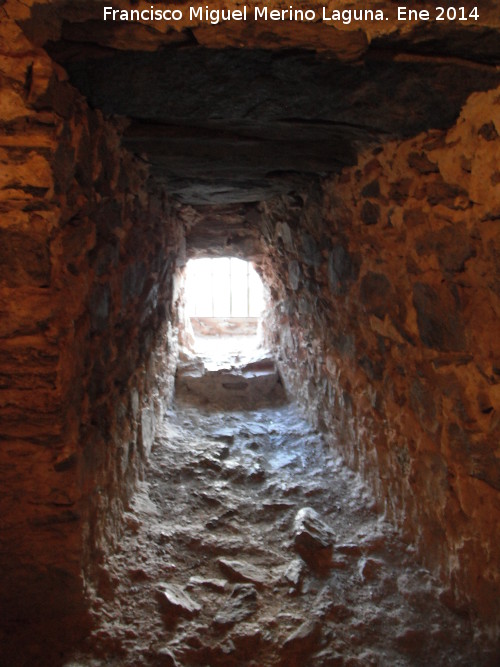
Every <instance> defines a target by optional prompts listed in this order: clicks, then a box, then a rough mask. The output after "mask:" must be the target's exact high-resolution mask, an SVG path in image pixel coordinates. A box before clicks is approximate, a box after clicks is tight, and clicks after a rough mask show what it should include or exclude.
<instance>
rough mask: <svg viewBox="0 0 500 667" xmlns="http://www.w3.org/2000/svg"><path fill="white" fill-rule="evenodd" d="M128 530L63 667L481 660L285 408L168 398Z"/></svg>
mask: <svg viewBox="0 0 500 667" xmlns="http://www.w3.org/2000/svg"><path fill="white" fill-rule="evenodd" d="M126 523H127V529H126V532H125V535H124V537H123V540H122V542H121V544H120V545H119V549H118V551H117V553H116V554H115V556H114V557H113V558H112V560H111V561H110V562H109V564H108V572H109V582H108V585H107V587H106V585H104V584H103V585H102V587H101V588H102V589H103V590H101V591H100V596H99V597H96V599H95V604H94V613H95V616H96V620H97V623H98V627H97V628H96V630H95V631H94V633H93V634H92V636H91V637H90V639H89V641H88V645H87V646H86V647H85V649H84V650H83V652H82V653H81V654H79V656H75V658H74V659H73V660H72V661H71V662H69V663H67V664H68V667H69V665H71V667H77V666H83V665H85V666H92V667H100V666H103V665H107V666H109V665H111V666H116V667H117V666H120V667H124V666H134V667H135V666H137V667H138V666H140V665H146V666H170V667H171V666H178V667H189V666H191V665H200V666H203V667H241V666H247V665H248V666H249V667H250V666H252V667H267V666H271V665H273V666H274V665H280V666H281V667H294V666H297V667H299V666H300V667H333V666H341V667H354V666H358V667H367V666H370V665H372V666H378V667H398V666H401V667H402V666H415V665H426V666H427V665H432V666H433V667H438V666H439V665H443V666H444V665H453V666H454V667H457V666H460V665H463V666H464V667H465V666H467V667H470V665H478V664H483V663H482V662H481V660H480V659H479V658H478V656H476V655H474V654H473V653H472V651H473V649H472V648H471V646H472V637H471V633H470V630H469V629H468V627H467V625H466V622H465V621H464V620H463V619H461V618H460V617H458V616H457V615H456V614H454V613H453V612H452V611H450V610H449V609H448V608H447V607H446V606H445V604H444V603H445V602H446V596H445V594H444V592H443V591H441V589H440V588H439V586H438V585H437V583H436V582H435V581H434V580H433V579H432V577H431V576H430V575H429V574H428V572H426V571H425V570H423V569H420V568H419V567H418V566H417V565H415V563H414V561H413V558H412V553H411V549H409V548H407V547H406V546H405V545H404V544H403V543H402V542H401V541H400V540H399V539H398V537H397V535H396V534H395V532H394V531H393V530H392V529H391V528H390V526H388V525H387V524H386V523H385V522H384V521H383V520H382V519H381V518H379V517H378V516H377V514H376V513H375V511H374V506H373V501H372V499H371V497H370V495H369V493H368V492H367V490H366V489H365V488H364V486H363V484H362V483H361V481H360V479H359V478H358V477H357V476H356V475H354V474H353V473H352V472H350V471H349V470H348V469H347V468H346V467H345V466H344V465H343V463H342V460H341V459H340V458H339V457H337V456H336V455H335V454H333V453H332V452H331V451H330V450H329V449H328V448H327V447H326V445H325V444H324V442H323V439H322V437H321V435H319V434H318V433H316V432H315V431H314V430H313V429H312V428H311V427H310V426H309V425H308V423H307V422H306V421H304V420H303V419H302V418H301V416H300V415H299V413H298V411H297V410H296V408H295V407H294V406H293V405H281V406H278V407H265V408H261V409H258V410H246V411H244V410H228V411H220V410H214V409H213V408H212V409H209V408H208V407H194V406H193V405H189V404H182V403H181V402H179V401H178V402H177V405H176V406H175V410H172V411H171V412H169V413H168V415H167V418H166V420H165V422H164V423H163V424H162V426H161V429H160V432H159V435H158V437H157V440H156V443H155V446H154V448H153V451H152V456H151V463H150V467H149V471H148V474H147V479H146V480H145V481H144V482H143V484H142V487H141V489H140V491H139V492H138V493H137V494H136V496H135V499H134V502H133V506H132V507H131V508H130V511H129V513H128V514H127V517H126ZM106 591H107V595H106Z"/></svg>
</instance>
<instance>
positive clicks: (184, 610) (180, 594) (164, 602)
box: [156, 583, 201, 621]
mask: <svg viewBox="0 0 500 667" xmlns="http://www.w3.org/2000/svg"><path fill="white" fill-rule="evenodd" d="M156 599H157V600H158V604H159V606H160V609H161V611H162V614H163V615H164V617H165V619H166V620H169V621H173V620H175V619H177V618H178V617H179V616H185V617H187V618H191V617H192V616H195V615H196V614H197V613H199V612H200V611H201V605H200V604H198V603H197V602H195V601H194V600H193V599H192V598H191V597H190V596H189V595H188V594H187V593H186V592H185V591H184V590H183V589H182V588H181V587H180V586H177V585H176V584H166V583H162V584H159V586H158V587H157V589H156Z"/></svg>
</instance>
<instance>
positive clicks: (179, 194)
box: [46, 25, 500, 205]
mask: <svg viewBox="0 0 500 667" xmlns="http://www.w3.org/2000/svg"><path fill="white" fill-rule="evenodd" d="M65 33H66V37H64V34H65ZM86 34H87V35H88V41H84V36H85V35H86ZM67 35H74V30H73V31H71V30H68V29H67V30H66V31H65V32H64V31H63V37H62V38H61V39H59V40H58V41H53V42H50V43H47V44H46V48H47V49H48V50H49V52H50V53H51V55H52V56H53V57H54V58H55V59H56V60H58V61H59V62H60V63H61V64H62V65H63V66H64V67H65V68H66V70H67V71H68V73H69V77H70V80H71V82H72V83H73V84H74V85H75V86H76V87H77V88H79V89H80V91H81V92H82V93H83V94H84V95H85V97H86V98H87V99H88V101H89V103H90V105H91V106H92V107H94V108H98V109H101V110H102V111H103V112H104V113H105V114H110V115H119V116H126V117H127V118H128V119H130V124H129V126H128V128H127V130H126V131H125V134H124V138H123V143H124V145H125V146H126V147H127V148H129V149H130V150H131V151H133V152H134V153H136V154H140V155H142V156H143V157H144V159H146V160H147V161H148V162H149V163H150V164H151V174H152V178H154V179H157V180H159V181H161V183H162V184H163V185H164V186H165V187H166V188H167V191H168V192H169V193H170V194H171V195H172V196H174V197H176V198H177V199H179V200H180V201H182V202H187V203H192V204H198V205H200V204H228V203H234V202H240V203H241V202H255V201H260V200H263V199H266V198H268V197H269V196H271V195H273V194H275V193H277V192H286V191H290V190H293V189H294V184H295V183H296V182H297V179H301V180H303V179H304V178H312V179H314V178H317V177H318V176H322V175H324V174H326V173H329V172H336V171H339V170H340V169H341V168H342V167H343V166H345V165H352V164H355V162H356V155H357V153H358V151H359V150H360V149H361V148H363V147H366V146H368V145H377V144H378V143H380V142H384V141H387V140H389V139H393V138H402V137H408V136H412V135H415V134H416V133H418V132H421V131H423V130H428V129H431V128H446V127H449V126H450V125H451V124H452V123H453V122H454V121H455V119H456V118H457V116H458V114H459V112H460V109H461V107H462V106H463V104H464V102H465V100H466V99H467V97H468V96H469V95H470V94H471V92H473V91H477V90H486V89H489V88H492V87H494V86H496V85H498V84H499V83H500V73H499V71H498V66H497V65H498V62H499V58H500V54H499V53H498V51H499V49H498V47H497V48H496V49H495V44H498V41H495V38H496V40H498V33H496V32H494V31H488V30H482V31H480V33H479V32H478V33H477V34H476V35H475V36H474V31H473V28H470V29H469V30H468V31H462V32H460V31H458V32H456V33H454V36H453V37H452V38H449V39H445V38H444V37H443V35H442V34H441V37H440V39H439V40H438V39H437V38H434V39H430V38H427V39H423V38H422V36H420V37H419V36H418V34H417V36H416V37H414V39H413V41H412V40H410V39H409V38H408V37H407V38H405V40H402V39H401V40H398V39H397V38H394V37H391V38H390V39H389V38H387V39H384V40H383V39H379V40H375V41H374V42H372V44H371V45H370V46H369V47H367V48H366V50H365V52H364V54H363V56H362V57H361V58H359V59H357V60H355V61H354V62H353V61H350V62H346V61H344V62H343V61H342V60H339V59H338V58H337V57H333V56H332V54H329V53H328V52H321V53H315V52H313V51H309V50H303V49H301V50H291V49H285V50H265V49H236V48H227V49H221V48H219V49H209V48H204V47H201V46H199V45H197V44H195V43H193V40H188V39H186V40H185V41H184V42H182V43H181V44H168V45H163V46H162V47H161V48H159V49H157V50H149V51H144V50H129V51H127V50H124V49H123V48H122V49H120V50H117V49H114V48H110V47H103V46H99V45H96V44H95V42H94V41H93V39H94V35H93V33H92V32H91V31H90V30H89V31H88V32H87V33H86V32H85V29H84V28H82V26H81V25H80V26H79V31H78V39H76V38H74V39H73V40H71V39H68V37H67ZM479 36H481V39H479ZM464 53H467V60H465V59H464V58H463V57H461V56H463V55H464Z"/></svg>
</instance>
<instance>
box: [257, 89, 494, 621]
mask: <svg viewBox="0 0 500 667" xmlns="http://www.w3.org/2000/svg"><path fill="white" fill-rule="evenodd" d="M499 133H500V90H496V91H492V92H489V93H485V94H475V95H473V96H472V97H471V98H470V99H469V101H468V103H467V105H466V106H465V108H464V109H463V112H462V114H461V116H460V118H459V119H458V121H457V123H456V125H455V126H454V127H453V128H452V129H450V131H448V132H442V131H433V132H429V133H425V134H421V135H419V136H417V137H415V138H414V139H410V140H407V141H404V142H402V143H388V144H386V145H385V146H383V147H382V148H378V149H376V150H373V151H369V152H366V153H364V154H362V155H361V156H360V157H359V160H358V165H357V166H356V167H354V168H350V169H346V170H344V171H343V173H342V174H341V175H340V176H339V177H336V178H332V179H329V180H327V181H326V182H325V183H324V188H323V190H322V191H319V190H317V191H312V190H309V191H304V193H303V194H302V197H300V196H299V197H295V198H293V199H290V198H288V199H287V198H281V199H279V200H275V201H274V202H273V203H272V204H269V205H265V206H263V207H262V214H263V217H264V220H265V229H264V234H265V237H266V242H267V248H268V258H267V260H266V262H265V263H264V272H265V274H266V275H267V280H268V282H269V283H270V284H271V292H272V294H273V297H274V300H275V302H276V304H277V308H276V309H275V311H274V313H273V316H272V318H271V321H270V322H268V328H270V329H271V330H274V332H275V334H274V343H275V345H276V346H277V347H278V348H279V350H280V354H281V359H282V362H281V372H282V375H283V377H284V378H285V381H286V384H287V387H288V390H289V392H290V393H291V394H293V395H294V396H297V397H298V398H299V400H300V402H301V403H302V404H303V405H304V406H305V407H306V409H307V410H308V412H309V414H310V415H311V416H313V418H314V419H315V421H316V422H317V423H318V425H319V426H321V427H322V428H324V429H326V430H327V431H328V432H329V433H330V434H331V435H332V440H333V441H334V444H335V446H336V447H338V448H339V449H340V451H341V452H342V453H343V455H344V457H345V459H346V461H347V462H348V463H349V465H351V466H353V467H355V468H357V469H358V470H360V471H361V472H362V473H363V475H364V477H365V478H366V479H367V480H369V481H370V483H371V485H372V487H373V489H374V491H375V493H376V496H377V498H378V499H379V501H380V505H381V507H382V508H383V509H384V510H385V514H386V516H387V517H388V518H389V519H390V520H393V521H396V522H397V523H398V524H399V525H401V526H402V528H403V529H404V532H405V534H406V536H407V537H408V538H409V539H410V540H411V541H413V542H414V543H415V544H416V546H417V549H418V552H419V553H420V555H421V557H423V560H424V561H425V563H426V564H427V565H429V566H431V567H433V568H435V569H437V570H438V571H440V572H441V574H442V576H443V579H444V580H445V581H447V582H449V583H450V585H451V587H450V590H451V591H452V595H450V596H449V599H450V603H451V604H458V605H459V606H460V605H465V606H466V607H467V608H468V609H469V610H471V612H472V615H473V616H479V617H481V618H482V621H483V622H484V621H486V623H487V624H489V625H490V626H493V625H494V623H495V619H496V621H498V618H500V614H499V609H498V600H499V599H500V598H499V595H498V583H499V580H498V579H499V573H498V562H500V539H499V537H500V536H499V526H500V521H499V519H500V516H499V506H500V500H499V493H498V492H499V490H500V469H499V462H498V442H499V436H500V420H499V415H500V359H499V346H498V321H499V315H500V283H499V282H498V276H499V269H500V235H499V231H498V230H499V224H500V187H499V183H500V172H499V170H498V155H499V154H500V138H499ZM279 277H281V278H282V279H283V280H280V279H279Z"/></svg>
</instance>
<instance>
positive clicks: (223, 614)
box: [214, 584, 257, 626]
mask: <svg viewBox="0 0 500 667" xmlns="http://www.w3.org/2000/svg"><path fill="white" fill-rule="evenodd" d="M256 611H257V591H256V590H255V586H254V585H253V584H235V585H234V587H233V590H232V591H231V594H230V596H229V597H228V598H227V600H226V601H225V603H224V605H223V606H222V607H221V608H220V609H219V611H218V612H217V614H216V616H215V618H214V622H215V623H216V624H217V625H221V626H225V625H233V624H234V623H239V622H240V621H244V620H245V619H247V618H249V617H250V616H252V615H253V614H254V613H255V612H256Z"/></svg>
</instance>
